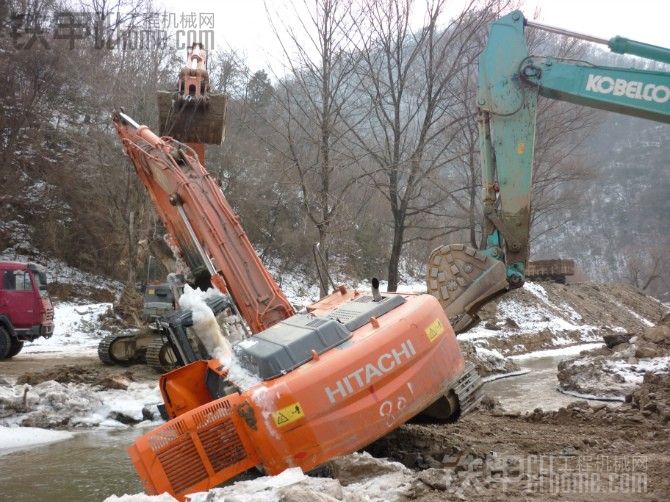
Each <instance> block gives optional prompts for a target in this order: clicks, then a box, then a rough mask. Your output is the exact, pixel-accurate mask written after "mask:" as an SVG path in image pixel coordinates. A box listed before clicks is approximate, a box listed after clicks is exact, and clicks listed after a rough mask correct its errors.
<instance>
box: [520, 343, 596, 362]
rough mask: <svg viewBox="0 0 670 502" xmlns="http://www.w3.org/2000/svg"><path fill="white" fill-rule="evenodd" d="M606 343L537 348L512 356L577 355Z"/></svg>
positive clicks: (524, 357) (530, 357) (525, 357)
mask: <svg viewBox="0 0 670 502" xmlns="http://www.w3.org/2000/svg"><path fill="white" fill-rule="evenodd" d="M603 345H605V344H604V343H602V342H593V343H582V344H579V345H570V346H567V347H559V348H557V349H547V350H537V351H535V352H527V353H525V354H517V355H515V356H510V358H511V359H514V360H515V361H520V360H524V359H536V358H538V357H567V356H576V355H577V354H579V353H580V352H583V351H585V350H591V349H597V348H600V347H602V346H603Z"/></svg>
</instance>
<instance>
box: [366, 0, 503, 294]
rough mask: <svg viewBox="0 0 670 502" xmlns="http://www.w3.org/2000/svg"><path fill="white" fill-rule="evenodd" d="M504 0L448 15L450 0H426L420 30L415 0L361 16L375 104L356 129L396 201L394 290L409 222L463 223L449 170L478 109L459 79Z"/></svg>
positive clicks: (429, 234)
mask: <svg viewBox="0 0 670 502" xmlns="http://www.w3.org/2000/svg"><path fill="white" fill-rule="evenodd" d="M499 3H500V2H495V3H493V2H491V3H487V4H485V5H484V6H483V8H482V9H483V10H481V11H480V10H478V9H477V8H476V7H478V5H479V4H478V2H475V1H472V2H470V3H468V4H467V5H466V6H465V8H464V9H463V11H462V12H461V13H460V14H459V15H457V16H456V17H455V18H453V19H452V20H450V21H449V22H446V21H445V19H444V18H445V13H444V10H445V6H446V2H445V1H444V0H435V1H431V2H427V4H426V17H425V22H424V26H423V27H422V28H421V29H419V30H417V31H414V30H413V27H412V26H411V19H412V14H413V2H412V1H411V0H384V1H374V2H370V3H369V4H368V7H367V9H366V11H365V19H364V21H363V22H361V23H357V35H358V37H359V38H360V39H361V42H360V46H359V52H360V57H361V64H360V65H359V68H360V69H359V91H360V93H361V94H363V95H365V96H366V97H367V101H368V104H369V105H368V106H369V109H370V111H369V113H368V114H367V115H366V116H365V117H362V118H359V120H358V122H357V124H356V127H355V128H354V134H355V137H356V141H357V144H358V145H359V147H360V148H361V149H362V150H363V151H364V152H365V153H366V154H367V155H368V156H369V157H370V159H372V161H373V162H372V167H371V168H370V169H369V170H368V171H367V174H368V175H369V179H370V180H371V181H372V183H373V185H374V187H375V188H376V189H377V190H378V191H379V192H380V193H381V194H382V195H383V196H384V197H385V198H386V200H387V201H388V204H389V207H390V212H391V220H392V226H393V240H392V244H391V252H390V259H389V264H388V283H389V285H388V288H389V290H390V291H395V289H396V288H397V286H398V281H399V265H400V259H401V255H402V250H403V245H404V244H406V243H407V242H408V237H407V231H408V229H410V228H413V229H416V230H417V231H418V232H417V234H415V236H414V237H412V238H413V239H425V240H430V239H433V238H436V237H438V236H444V235H447V234H449V233H451V232H454V231H456V230H458V229H460V228H462V226H461V225H452V224H450V223H447V221H448V220H447V219H446V215H447V213H446V212H445V211H444V202H445V200H447V199H448V198H449V192H450V190H451V187H449V186H446V185H445V181H446V180H445V177H444V171H445V169H446V168H447V167H448V166H449V165H450V163H451V162H453V161H454V160H455V159H456V158H458V155H459V153H457V152H455V151H454V146H455V145H454V140H455V137H456V131H458V129H459V128H460V127H461V126H460V124H462V123H463V122H464V121H466V120H467V119H468V116H469V115H470V114H471V112H464V110H463V107H459V106H456V104H457V103H459V102H461V100H462V96H460V95H459V94H458V89H457V86H456V82H457V76H458V75H460V74H462V72H464V71H473V69H474V67H473V64H474V62H475V60H476V57H477V55H478V50H477V45H476V44H473V43H472V42H473V39H474V38H475V37H476V35H477V34H478V33H480V32H481V30H482V29H483V28H484V27H485V26H486V25H487V24H488V23H489V21H490V19H491V15H490V10H491V9H492V7H493V6H496V7H497V6H498V5H499Z"/></svg>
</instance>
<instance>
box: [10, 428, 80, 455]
mask: <svg viewBox="0 0 670 502" xmlns="http://www.w3.org/2000/svg"><path fill="white" fill-rule="evenodd" d="M72 437H74V434H73V433H72V432H67V431H50V430H47V429H41V428H38V427H2V426H0V455H4V454H6V453H9V452H12V451H16V450H21V449H24V448H30V447H33V446H38V445H44V444H49V443H55V442H57V441H64V440H66V439H70V438H72Z"/></svg>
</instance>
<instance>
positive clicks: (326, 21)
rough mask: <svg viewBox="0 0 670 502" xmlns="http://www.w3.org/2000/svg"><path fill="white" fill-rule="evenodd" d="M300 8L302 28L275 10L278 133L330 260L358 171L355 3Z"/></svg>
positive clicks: (324, 284) (321, 2) (333, 1)
mask: <svg viewBox="0 0 670 502" xmlns="http://www.w3.org/2000/svg"><path fill="white" fill-rule="evenodd" d="M302 9H303V10H297V9H296V10H295V14H296V16H295V19H297V23H296V24H297V26H298V29H297V30H296V29H295V28H293V27H292V26H283V27H281V28H280V27H279V23H280V22H281V21H280V20H278V19H277V17H278V16H277V15H276V14H272V13H269V15H270V17H271V21H272V24H273V27H274V30H275V34H276V37H277V40H278V42H279V44H280V46H281V48H282V50H283V52H284V58H285V60H286V62H287V64H288V67H287V69H286V70H287V76H285V77H283V78H281V79H280V81H279V84H278V90H277V98H278V99H277V101H276V102H277V104H278V105H279V107H280V120H279V122H278V123H279V127H278V128H277V133H278V135H279V137H280V138H281V140H282V143H283V145H278V150H279V151H281V152H283V153H284V157H285V158H286V160H287V161H288V162H289V164H290V166H291V167H292V169H293V171H294V173H295V175H296V177H297V183H298V187H299V190H300V191H301V199H302V205H303V209H304V212H305V214H306V215H307V217H308V218H309V220H310V221H311V223H312V225H314V227H315V228H316V230H317V234H318V242H319V246H320V250H321V253H322V254H323V256H324V259H325V262H326V268H327V266H328V261H329V257H330V245H331V242H330V236H331V234H332V232H333V229H334V225H335V222H336V221H337V218H338V216H339V215H340V213H341V211H342V209H343V205H344V203H345V201H346V195H347V193H348V192H349V190H350V189H351V188H352V187H353V185H354V184H355V182H356V179H357V178H356V177H355V176H354V175H353V174H352V173H353V170H352V166H353V165H355V159H354V158H353V157H352V155H351V150H350V149H349V148H348V145H347V144H346V135H347V132H348V130H349V127H348V126H347V122H346V117H347V116H348V114H349V113H350V106H351V99H352V95H353V92H354V90H355V89H354V87H353V86H352V82H351V80H352V79H351V75H352V72H353V69H354V64H353V61H352V53H351V51H350V50H349V49H350V47H349V36H350V31H351V27H352V17H351V9H352V3H351V1H349V0H315V1H313V2H308V1H306V0H305V2H304V3H303V5H302ZM305 12H306V13H307V14H305ZM319 284H320V290H321V295H325V294H327V292H328V280H327V278H326V277H325V276H324V275H322V274H319Z"/></svg>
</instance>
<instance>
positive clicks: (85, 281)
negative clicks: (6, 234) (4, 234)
mask: <svg viewBox="0 0 670 502" xmlns="http://www.w3.org/2000/svg"><path fill="white" fill-rule="evenodd" d="M0 260H5V261H19V262H33V263H37V264H38V265H42V266H44V267H46V269H47V282H59V283H62V284H75V285H79V286H88V287H91V288H99V289H109V290H112V291H116V292H120V291H121V290H122V289H123V284H121V283H120V282H119V281H114V280H112V279H108V278H106V277H103V276H101V275H96V274H91V273H89V272H84V271H83V270H79V269H78V268H76V267H72V266H70V265H68V264H66V263H65V262H63V261H61V260H57V259H55V258H47V257H44V256H40V255H39V254H38V255H37V256H33V257H30V256H27V255H24V254H20V253H14V252H12V251H11V250H7V249H6V250H5V251H3V252H2V253H0Z"/></svg>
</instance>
